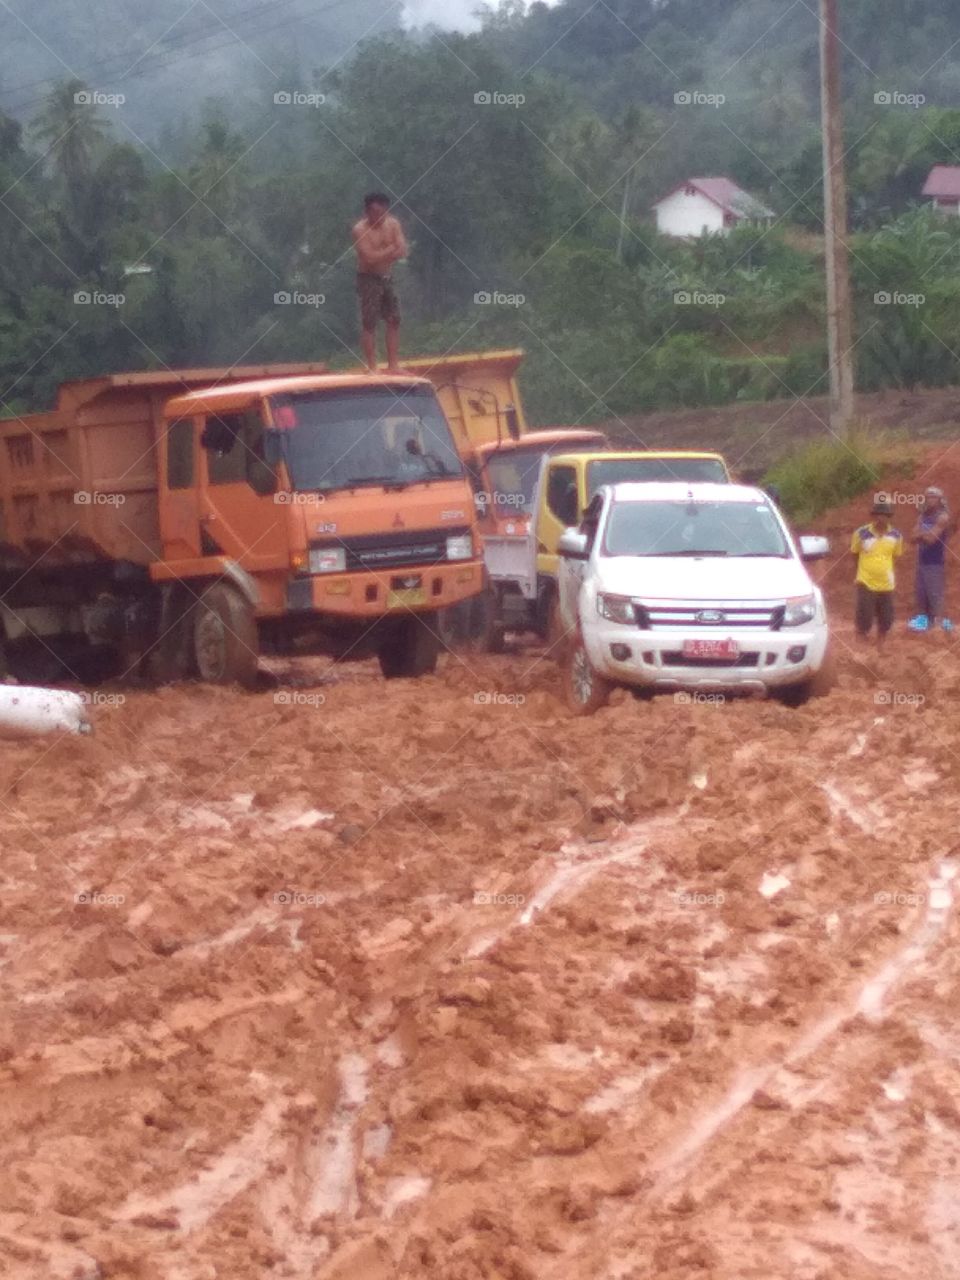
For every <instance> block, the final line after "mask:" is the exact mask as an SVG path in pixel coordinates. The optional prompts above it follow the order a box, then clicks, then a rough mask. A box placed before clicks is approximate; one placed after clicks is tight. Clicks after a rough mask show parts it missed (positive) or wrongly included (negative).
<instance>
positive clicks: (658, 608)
mask: <svg viewBox="0 0 960 1280" xmlns="http://www.w3.org/2000/svg"><path fill="white" fill-rule="evenodd" d="M637 612H638V615H639V620H640V626H641V628H642V629H643V630H644V631H660V630H664V629H666V628H671V629H672V628H674V627H676V628H681V629H683V630H684V631H686V630H688V629H689V628H691V627H697V628H699V627H721V628H723V629H724V630H725V631H731V630H737V631H739V630H741V629H742V628H751V629H756V630H758V631H778V630H779V629H780V626H781V624H782V622H783V614H784V605H783V603H782V601H781V602H779V603H778V602H770V603H767V602H765V601H761V602H759V603H756V602H751V603H749V604H742V603H738V602H735V601H733V602H730V603H726V602H724V601H712V600H705V601H703V603H702V604H701V603H693V604H689V603H688V604H683V605H678V604H674V603H673V602H672V601H667V600H650V601H643V602H641V603H640V605H639V608H638V610H637Z"/></svg>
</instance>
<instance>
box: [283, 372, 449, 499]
mask: <svg viewBox="0 0 960 1280" xmlns="http://www.w3.org/2000/svg"><path fill="white" fill-rule="evenodd" d="M270 403H271V409H272V411H273V420H274V422H275V423H276V424H277V427H278V428H279V429H278V430H277V431H276V432H275V433H274V435H275V440H276V441H277V442H278V443H279V447H280V450H281V453H282V456H283V459H284V461H285V462H286V464H287V469H288V470H289V472H290V481H291V484H292V485H293V487H294V489H298V490H301V491H302V490H326V489H344V488H354V487H357V486H360V485H371V486H372V485H380V484H383V485H388V486H397V487H402V486H404V485H408V484H418V483H421V482H423V481H430V480H438V479H443V478H446V477H450V476H460V475H463V465H462V463H461V461H460V457H459V455H458V454H457V451H456V448H455V447H454V443H453V437H452V435H451V434H450V427H449V426H448V424H447V420H446V418H445V417H444V415H443V410H442V409H441V408H440V405H439V403H438V401H437V398H436V395H435V393H434V391H433V388H432V387H389V386H387V387H383V388H380V387H358V388H355V389H354V388H345V389H339V390H336V391H333V390H331V391H306V392H303V393H302V394H293V395H277V396H271V397H270Z"/></svg>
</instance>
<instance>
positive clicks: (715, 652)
mask: <svg viewBox="0 0 960 1280" xmlns="http://www.w3.org/2000/svg"><path fill="white" fill-rule="evenodd" d="M683 656H684V657H685V658H738V657H739V656H740V646H739V645H738V644H737V642H736V640H684V642H683Z"/></svg>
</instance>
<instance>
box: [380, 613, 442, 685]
mask: <svg viewBox="0 0 960 1280" xmlns="http://www.w3.org/2000/svg"><path fill="white" fill-rule="evenodd" d="M431 621H432V620H431V619H426V618H424V619H421V618H418V617H415V616H413V617H409V618H402V619H400V620H398V621H397V622H395V623H394V624H393V626H391V627H390V628H389V629H388V630H387V632H386V633H385V635H384V637H383V639H382V640H381V642H380V646H379V648H378V650H377V657H378V658H379V660H380V670H381V671H382V672H383V674H384V675H385V676H386V678H387V679H388V680H395V679H398V678H400V677H404V676H407V677H410V676H428V675H431V674H432V673H433V672H434V671H435V670H436V669H437V658H438V657H439V655H440V644H441V641H440V637H439V635H438V634H437V633H436V631H434V630H433V627H432V626H431Z"/></svg>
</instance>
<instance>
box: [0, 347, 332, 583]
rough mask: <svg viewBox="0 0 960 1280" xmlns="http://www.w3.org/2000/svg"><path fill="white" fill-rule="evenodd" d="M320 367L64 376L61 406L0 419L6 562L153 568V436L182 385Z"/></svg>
mask: <svg viewBox="0 0 960 1280" xmlns="http://www.w3.org/2000/svg"><path fill="white" fill-rule="evenodd" d="M324 372H326V366H324V365H322V364H287V365H256V366H250V365H246V366H236V367H234V368H209V369H171V370H164V371H161V372H152V373H118V374H109V375H105V376H104V377H100V378H84V379H81V380H78V381H73V382H65V383H64V384H63V385H62V386H61V387H60V390H59V393H58V396H57V404H56V407H55V408H54V409H52V410H50V411H49V412H47V413H33V414H28V415H24V416H22V417H14V418H4V419H2V420H0V567H6V568H9V567H12V566H26V565H32V564H36V563H37V562H38V561H39V560H40V558H41V557H42V564H43V567H44V568H54V567H56V566H58V565H63V564H65V563H82V562H84V561H91V560H104V559H105V560H124V561H131V562H132V563H134V564H147V563H149V562H150V561H151V560H153V559H155V558H156V557H157V556H158V554H159V550H160V530H159V512H158V506H157V463H156V441H157V437H158V434H159V431H160V430H161V426H162V422H163V408H164V405H165V404H166V402H167V400H169V399H170V397H171V396H174V395H176V394H177V393H178V392H180V391H190V390H194V389H196V388H198V387H205V386H214V385H217V384H221V385H222V384H223V383H226V382H238V381H246V380H249V379H251V378H260V377H269V376H299V375H306V374H317V373H324Z"/></svg>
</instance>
